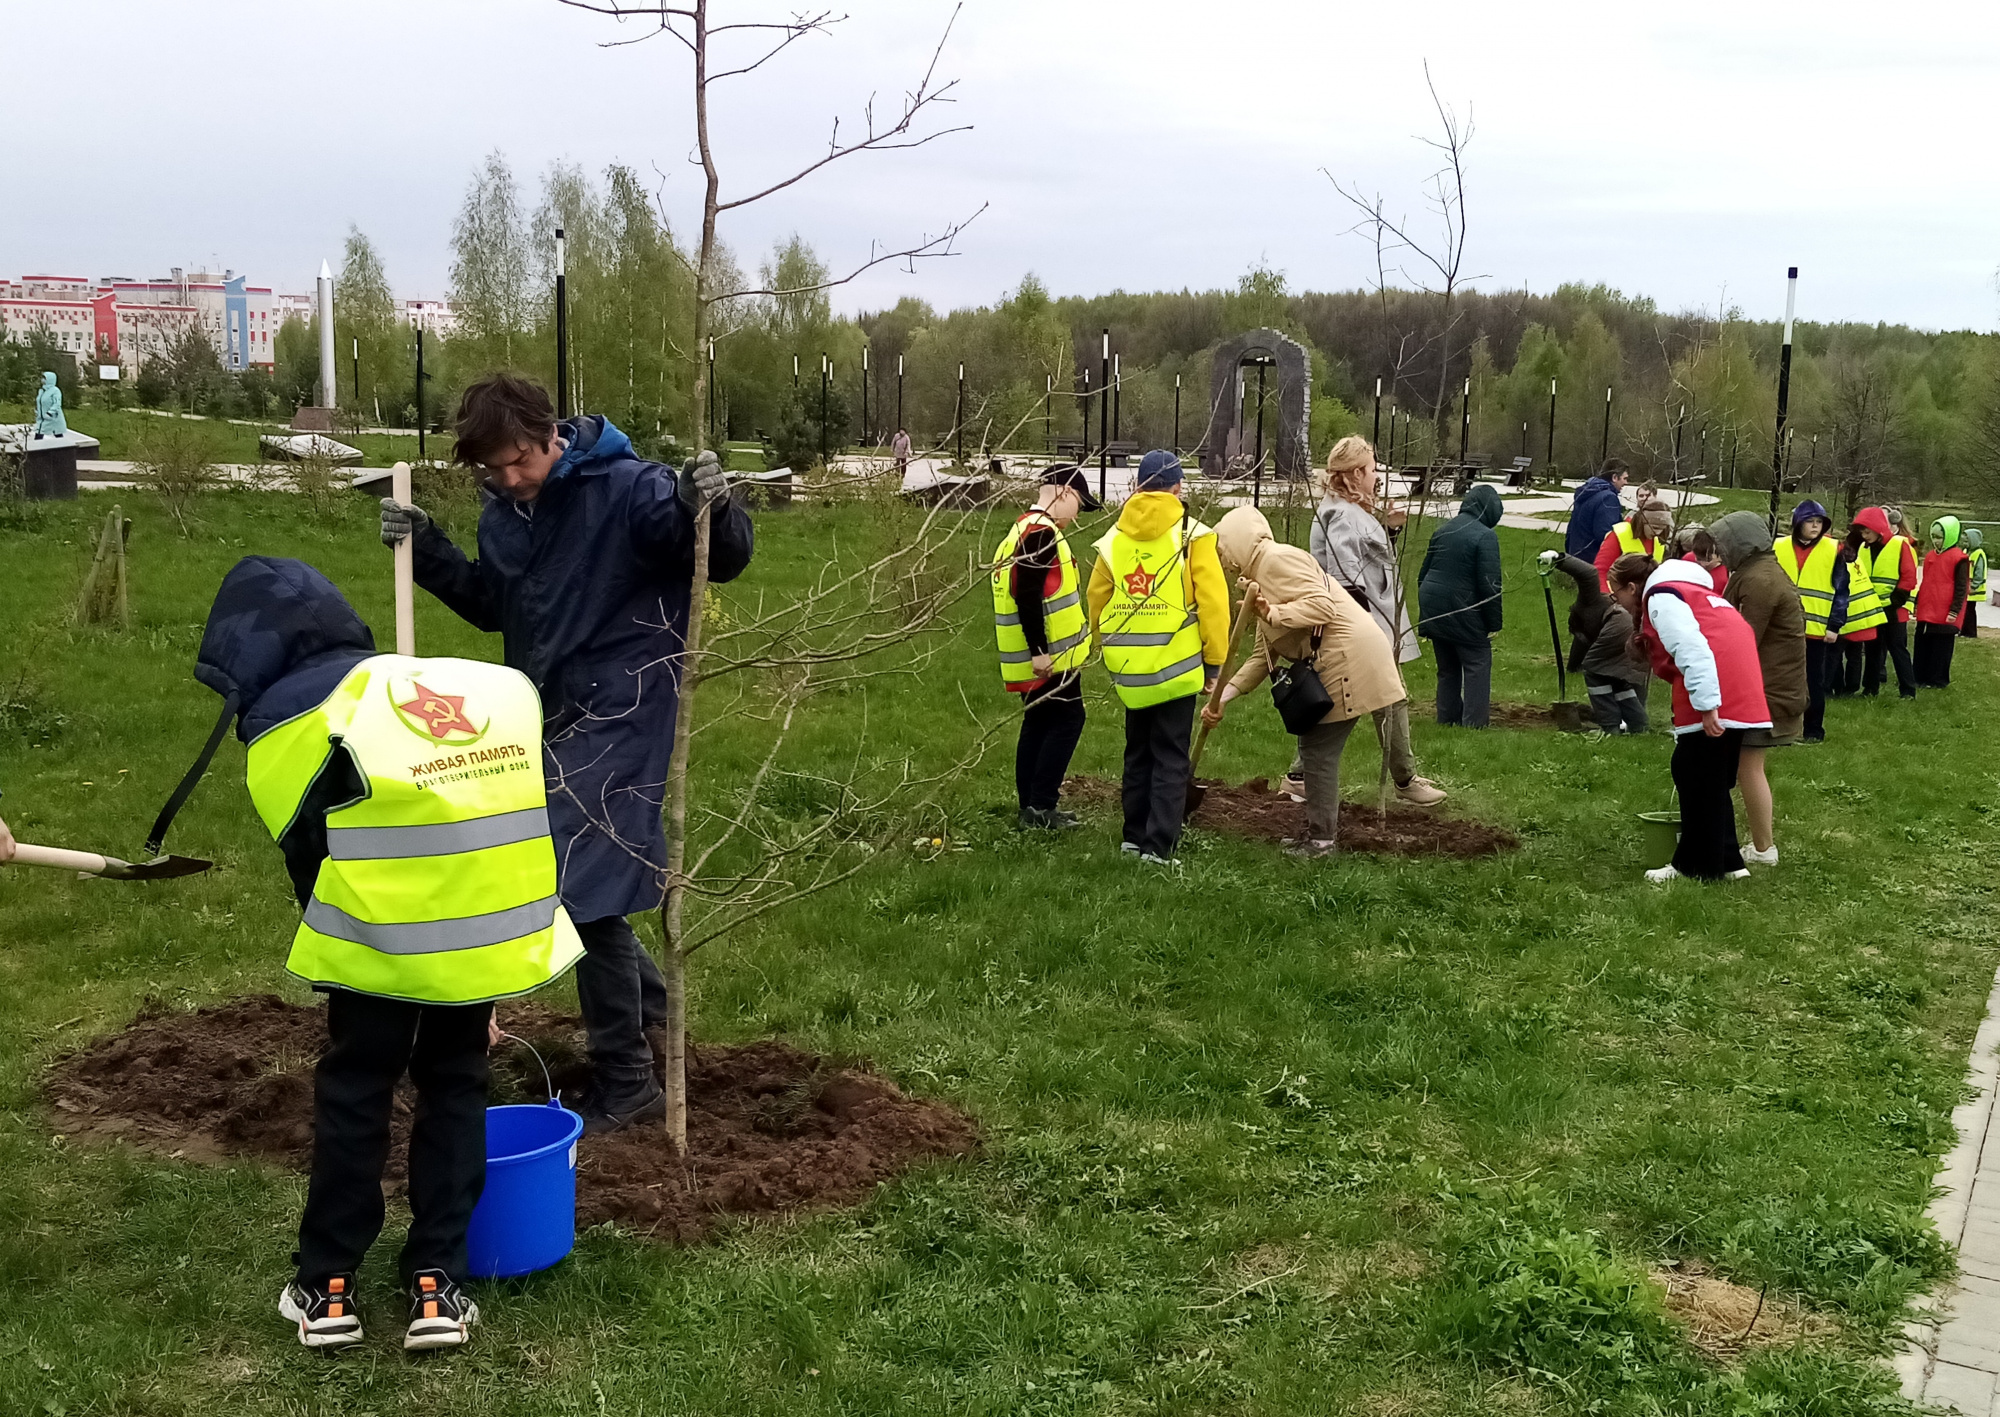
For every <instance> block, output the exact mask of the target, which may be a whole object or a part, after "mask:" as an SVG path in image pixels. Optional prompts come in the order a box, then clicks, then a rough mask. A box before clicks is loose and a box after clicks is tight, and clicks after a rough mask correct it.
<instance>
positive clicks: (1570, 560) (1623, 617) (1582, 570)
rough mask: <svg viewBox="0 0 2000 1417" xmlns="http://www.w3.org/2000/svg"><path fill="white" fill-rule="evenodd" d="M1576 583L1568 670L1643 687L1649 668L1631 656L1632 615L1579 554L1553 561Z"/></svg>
mask: <svg viewBox="0 0 2000 1417" xmlns="http://www.w3.org/2000/svg"><path fill="white" fill-rule="evenodd" d="M1555 569H1557V570H1558V571H1561V572H1562V573H1563V574H1564V575H1566V576H1568V577H1569V578H1570V579H1571V580H1573V581H1575V582H1576V603H1575V604H1574V605H1572V606H1570V608H1569V662H1568V668H1569V672H1570V673H1572V674H1575V673H1577V672H1578V671H1579V670H1580V671H1582V672H1583V673H1585V674H1596V675H1601V676H1602V677H1604V678H1606V679H1616V680H1618V681H1619V682H1620V683H1624V684H1630V685H1632V686H1633V687H1634V688H1636V689H1642V690H1643V689H1644V688H1645V687H1646V685H1647V682H1648V681H1649V680H1651V679H1652V677H1653V671H1652V669H1651V668H1650V667H1649V666H1648V665H1647V664H1646V662H1645V661H1644V660H1643V659H1635V658H1634V657H1633V655H1632V650H1631V641H1632V617H1631V616H1630V615H1628V614H1626V613H1625V609H1624V607H1623V606H1621V605H1620V604H1619V603H1618V602H1617V601H1616V600H1614V599H1612V598H1611V596H1610V595H1609V594H1607V593H1606V592H1605V590H1604V588H1603V587H1602V586H1601V585H1600V584H1599V583H1598V579H1597V567H1595V566H1593V565H1591V564H1590V562H1588V561H1586V560H1584V559H1583V558H1582V557H1581V556H1564V557H1562V558H1561V559H1560V560H1558V561H1557V562H1556V564H1555Z"/></svg>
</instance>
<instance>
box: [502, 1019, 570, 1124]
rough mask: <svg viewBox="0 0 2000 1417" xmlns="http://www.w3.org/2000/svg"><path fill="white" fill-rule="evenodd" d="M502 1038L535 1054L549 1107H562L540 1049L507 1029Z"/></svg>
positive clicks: (503, 1030) (543, 1091)
mask: <svg viewBox="0 0 2000 1417" xmlns="http://www.w3.org/2000/svg"><path fill="white" fill-rule="evenodd" d="M500 1036H501V1037H502V1038H505V1039H510V1040H512V1041H513V1042H515V1043H518V1044H520V1045H521V1046H522V1047H523V1048H525V1049H527V1050H528V1051H529V1052H530V1053H533V1054H534V1055H535V1063H536V1065H537V1066H539V1067H540V1068H541V1070H542V1095H543V1096H544V1097H546V1098H548V1100H549V1105H550V1106H551V1107H560V1106H562V1101H561V1099H559V1098H558V1097H557V1096H556V1085H555V1083H554V1082H553V1081H552V1080H551V1079H550V1077H549V1065H548V1064H547V1063H545V1062H543V1061H542V1055H541V1051H540V1050H539V1049H538V1048H536V1047H535V1045H534V1044H532V1043H530V1042H529V1041H528V1040H527V1039H525V1038H523V1037H522V1036H521V1035H520V1034H518V1033H509V1032H507V1031H506V1030H505V1029H502V1030H501V1032H500Z"/></svg>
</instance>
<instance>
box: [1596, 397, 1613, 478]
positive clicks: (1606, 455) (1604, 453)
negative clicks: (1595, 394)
mask: <svg viewBox="0 0 2000 1417" xmlns="http://www.w3.org/2000/svg"><path fill="white" fill-rule="evenodd" d="M1610 460H1611V385H1609V384H1606V385H1605V386H1604V438H1603V440H1602V441H1601V442H1600V443H1599V444H1598V447H1597V466H1598V467H1599V469H1602V468H1603V466H1604V464H1605V463H1607V462H1609V461H1610Z"/></svg>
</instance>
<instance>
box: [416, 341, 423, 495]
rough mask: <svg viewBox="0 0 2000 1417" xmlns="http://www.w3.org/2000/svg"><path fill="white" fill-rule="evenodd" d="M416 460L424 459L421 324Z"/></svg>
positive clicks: (418, 346)
mask: <svg viewBox="0 0 2000 1417" xmlns="http://www.w3.org/2000/svg"><path fill="white" fill-rule="evenodd" d="M418 318H419V319H421V318H422V317H421V316H419V317H418ZM417 461H418V462H422V461H424V327H423V326H422V325H418V326H417Z"/></svg>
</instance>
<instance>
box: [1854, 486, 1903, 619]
mask: <svg viewBox="0 0 2000 1417" xmlns="http://www.w3.org/2000/svg"><path fill="white" fill-rule="evenodd" d="M1854 525H1855V526H1857V527H1862V528H1865V529H1866V530H1868V531H1872V532H1874V533H1875V534H1876V535H1877V536H1879V537H1881V538H1882V541H1881V542H1879V543H1877V544H1876V545H1875V547H1874V548H1873V549H1872V554H1871V557H1870V559H1871V561H1872V560H1873V557H1874V556H1877V555H1880V554H1881V552H1882V546H1883V545H1884V544H1886V543H1887V542H1888V540H1889V538H1890V537H1892V536H1901V535H1902V533H1901V532H1899V531H1898V530H1897V529H1896V528H1894V527H1892V526H1890V525H1889V514H1888V513H1887V512H1885V511H1884V510H1883V509H1882V508H1880V507H1863V508H1862V509H1861V510H1860V511H1858V512H1856V513H1855V514H1854ZM1874 569H1875V570H1876V572H1878V573H1879V574H1883V575H1886V574H1887V573H1888V570H1889V568H1888V567H1886V566H1876V567H1875V568H1874ZM1895 571H1896V585H1895V589H1894V590H1892V591H1891V592H1889V604H1888V605H1887V606H1885V607H1884V608H1885V609H1888V610H1889V611H1890V613H1891V614H1892V615H1893V616H1894V617H1895V618H1896V619H1898V620H1901V621H1904V622H1906V623H1907V622H1908V620H1909V618H1910V597H1911V596H1913V595H1915V594H1916V591H1917V553H1916V550H1915V548H1913V547H1912V546H1911V545H1910V539H1909V538H1908V537H1906V536H1905V537H1903V554H1902V560H1901V563H1900V564H1899V565H1897V567H1896V568H1895Z"/></svg>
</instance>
